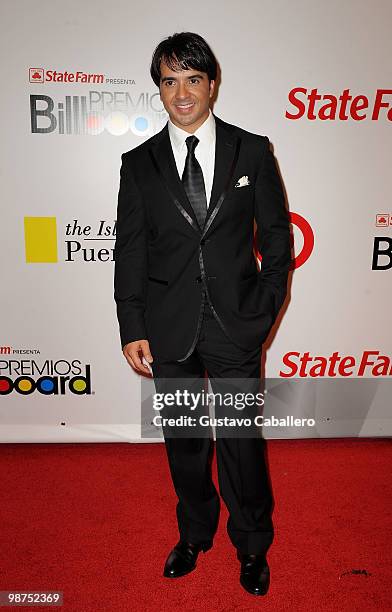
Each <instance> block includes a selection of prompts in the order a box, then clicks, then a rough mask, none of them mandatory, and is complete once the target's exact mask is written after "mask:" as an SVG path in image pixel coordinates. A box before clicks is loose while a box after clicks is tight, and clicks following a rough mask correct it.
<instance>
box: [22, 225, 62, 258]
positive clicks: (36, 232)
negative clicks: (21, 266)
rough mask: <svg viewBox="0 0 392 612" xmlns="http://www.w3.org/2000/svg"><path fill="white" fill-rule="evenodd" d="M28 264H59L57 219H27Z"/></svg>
mask: <svg viewBox="0 0 392 612" xmlns="http://www.w3.org/2000/svg"><path fill="white" fill-rule="evenodd" d="M24 236H25V253H26V263H57V261H58V258H57V228H56V217H25V218H24Z"/></svg>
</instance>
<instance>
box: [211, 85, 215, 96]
mask: <svg viewBox="0 0 392 612" xmlns="http://www.w3.org/2000/svg"><path fill="white" fill-rule="evenodd" d="M214 89H215V81H210V98H212V96H213V95H214Z"/></svg>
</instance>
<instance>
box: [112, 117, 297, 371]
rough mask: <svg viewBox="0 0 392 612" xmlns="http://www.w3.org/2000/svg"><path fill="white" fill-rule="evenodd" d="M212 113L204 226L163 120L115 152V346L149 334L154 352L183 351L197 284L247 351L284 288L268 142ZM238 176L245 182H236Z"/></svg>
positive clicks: (282, 225) (278, 193) (171, 355)
mask: <svg viewBox="0 0 392 612" xmlns="http://www.w3.org/2000/svg"><path fill="white" fill-rule="evenodd" d="M214 117H215V122H216V150H215V171H214V179H213V186H212V193H211V200H210V203H209V207H208V213H207V218H206V222H205V225H204V228H203V229H201V228H199V226H198V223H197V220H196V216H195V214H194V212H193V209H192V207H191V204H190V202H189V201H188V199H187V196H186V193H185V190H184V188H183V185H182V182H181V180H180V177H179V175H178V172H177V168H176V163H175V159H174V156H173V152H172V148H171V144H170V138H169V131H168V125H167V124H166V125H165V127H164V128H163V129H162V130H161V131H160V132H159V133H158V134H156V135H155V136H153V137H152V138H150V139H149V140H147V141H146V142H144V143H142V144H141V145H139V146H138V147H136V148H135V149H132V150H130V151H128V152H127V153H124V154H123V155H122V165H121V171H120V176H121V178H120V190H119V196H118V208H117V230H116V242H115V249H114V259H115V271H114V298H115V301H116V304H117V316H118V321H119V326H120V338H121V345H122V346H124V345H125V344H127V343H128V342H131V341H134V340H141V339H147V340H149V342H150V349H151V352H152V355H153V357H154V358H155V357H157V358H158V359H180V358H182V357H183V356H184V355H185V354H186V353H187V351H188V349H189V347H190V346H191V344H192V341H193V339H194V338H195V334H196V330H197V326H198V322H199V312H200V305H201V300H202V292H203V291H202V290H203V289H204V291H205V293H206V296H207V299H208V300H209V301H210V303H211V304H212V306H213V310H214V312H215V315H216V317H217V318H218V320H219V323H220V324H221V326H222V328H223V329H224V331H225V332H226V333H227V335H228V336H229V337H230V338H231V339H232V341H233V342H234V343H235V344H237V345H238V346H240V347H241V348H244V349H247V350H248V349H254V348H256V347H257V346H260V345H261V344H262V343H263V342H264V340H265V338H266V337H267V335H268V333H269V331H270V329H271V327H272V325H273V323H274V321H275V319H276V316H277V314H278V311H279V309H280V307H281V306H282V303H283V301H284V299H285V296H286V292H287V276H288V270H289V265H290V262H291V254H290V251H291V249H290V233H289V219H288V214H287V211H286V207H285V200H284V195H283V189H282V185H281V182H280V178H279V175H278V172H277V168H276V163H275V159H274V156H273V154H272V152H271V151H270V148H269V140H268V138H267V137H266V136H258V135H255V134H251V133H250V132H247V131H245V130H243V129H241V128H239V127H236V126H234V125H231V124H228V123H225V122H224V121H222V120H221V119H219V118H218V117H216V116H215V115H214ZM241 177H247V180H246V179H245V178H244V179H242V181H240V184H243V186H241V187H239V186H236V184H237V183H238V181H239V179H240V178H241ZM248 183H249V184H248ZM254 220H256V224H257V238H256V246H257V249H258V251H259V252H260V253H261V255H262V263H261V272H259V271H258V268H257V264H256V259H255V257H254V252H253V246H254Z"/></svg>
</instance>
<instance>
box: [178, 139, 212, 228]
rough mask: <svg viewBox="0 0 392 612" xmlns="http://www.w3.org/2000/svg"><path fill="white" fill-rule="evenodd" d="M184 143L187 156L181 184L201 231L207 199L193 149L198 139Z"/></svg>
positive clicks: (205, 213)
mask: <svg viewBox="0 0 392 612" xmlns="http://www.w3.org/2000/svg"><path fill="white" fill-rule="evenodd" d="M185 142H186V146H187V148H188V154H187V156H186V160H185V167H184V172H183V173H182V183H183V185H184V189H185V191H186V194H187V196H188V199H189V201H190V203H191V206H192V208H193V210H194V212H195V215H196V219H197V221H198V223H199V226H200V228H201V229H203V227H204V222H205V220H206V216H207V198H206V190H205V186H204V179H203V172H202V169H201V167H200V164H199V162H198V161H197V159H196V156H195V149H196V146H197V144H198V142H199V139H198V138H197V137H196V136H188V138H187V139H186V140H185Z"/></svg>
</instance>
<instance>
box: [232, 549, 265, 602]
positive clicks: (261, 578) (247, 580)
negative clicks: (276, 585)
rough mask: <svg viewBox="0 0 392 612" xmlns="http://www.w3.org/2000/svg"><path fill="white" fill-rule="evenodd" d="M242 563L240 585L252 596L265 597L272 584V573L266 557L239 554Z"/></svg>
mask: <svg viewBox="0 0 392 612" xmlns="http://www.w3.org/2000/svg"><path fill="white" fill-rule="evenodd" d="M237 557H238V559H239V560H240V561H241V573H240V583H241V585H242V586H243V587H244V589H245V590H246V591H248V593H252V595H265V594H266V593H267V591H268V588H269V584H270V571H269V567H268V563H267V560H266V558H265V556H264V555H247V554H245V553H241V552H239V551H238V552H237Z"/></svg>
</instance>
